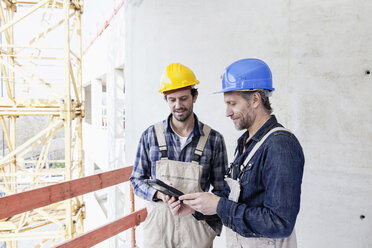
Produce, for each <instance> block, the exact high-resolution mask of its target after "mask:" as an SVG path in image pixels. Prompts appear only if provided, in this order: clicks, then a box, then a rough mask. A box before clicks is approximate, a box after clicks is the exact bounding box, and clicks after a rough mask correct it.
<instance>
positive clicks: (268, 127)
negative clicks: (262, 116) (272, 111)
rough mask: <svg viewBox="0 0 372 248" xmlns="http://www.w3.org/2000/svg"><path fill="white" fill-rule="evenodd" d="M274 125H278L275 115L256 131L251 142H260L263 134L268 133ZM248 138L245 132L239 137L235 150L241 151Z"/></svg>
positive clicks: (247, 133) (247, 132)
mask: <svg viewBox="0 0 372 248" xmlns="http://www.w3.org/2000/svg"><path fill="white" fill-rule="evenodd" d="M276 124H278V121H277V120H276V117H275V115H271V117H270V119H268V120H267V121H266V122H265V124H263V126H262V127H260V129H258V131H257V132H256V133H255V134H254V136H253V137H252V140H254V141H256V142H258V141H260V140H261V139H262V138H263V136H265V134H266V133H268V132H269V131H270V130H271V129H272V128H273V127H274V126H275V125H276ZM248 137H249V131H246V132H245V133H244V134H243V135H242V136H240V138H239V139H238V146H237V150H238V149H239V148H241V149H242V147H243V146H244V144H245V141H246V140H247V138H248ZM237 150H236V151H235V153H236V152H237Z"/></svg>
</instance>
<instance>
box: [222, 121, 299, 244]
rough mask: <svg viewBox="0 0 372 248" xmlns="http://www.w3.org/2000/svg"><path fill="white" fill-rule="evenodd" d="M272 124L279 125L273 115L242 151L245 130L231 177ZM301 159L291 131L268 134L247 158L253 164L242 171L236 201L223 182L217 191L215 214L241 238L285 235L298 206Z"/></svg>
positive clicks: (295, 139)
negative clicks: (220, 189) (251, 155)
mask: <svg viewBox="0 0 372 248" xmlns="http://www.w3.org/2000/svg"><path fill="white" fill-rule="evenodd" d="M274 127H282V125H280V124H279V123H278V122H277V120H276V118H275V116H274V115H273V116H271V118H270V119H269V120H268V121H267V122H266V123H265V124H264V125H263V126H262V127H261V128H260V129H259V130H258V131H257V132H256V134H255V135H254V136H253V137H252V138H251V139H250V140H249V142H248V143H247V144H245V151H244V153H243V146H244V143H245V140H246V138H247V137H248V135H249V134H248V131H247V132H246V133H244V134H243V135H242V136H241V137H240V138H239V140H238V146H237V148H236V151H235V153H236V154H237V156H236V158H235V160H234V162H233V170H234V172H233V179H237V176H238V174H239V167H240V165H241V164H242V163H243V162H244V159H245V158H246V156H247V155H248V154H249V152H250V151H251V150H252V148H253V147H254V145H255V144H256V143H257V142H258V141H259V140H260V139H261V138H262V137H263V136H264V135H265V134H266V133H267V132H268V131H269V130H271V129H272V128H274ZM304 161H305V159H304V154H303V152H302V148H301V145H300V143H299V142H298V140H297V138H296V137H295V136H294V135H293V134H292V133H289V132H287V131H277V132H275V133H273V134H271V135H270V136H269V137H268V138H267V139H266V140H265V142H264V143H263V144H262V146H261V147H260V148H259V149H258V150H257V152H256V153H255V155H254V156H253V157H252V159H251V160H250V163H252V166H251V167H249V166H247V167H246V169H245V171H244V172H243V173H242V174H241V192H240V197H239V201H238V203H236V202H233V201H230V200H229V199H228V195H229V193H230V188H229V186H228V185H227V183H226V182H225V185H224V189H223V191H222V192H221V193H219V194H218V195H219V196H221V199H220V201H219V203H218V206H217V214H218V216H219V217H220V218H221V220H222V223H223V224H224V225H225V226H227V227H229V228H231V229H232V230H233V231H235V232H237V233H238V234H240V235H242V236H244V237H268V238H285V237H288V236H289V235H290V234H291V233H292V231H293V228H294V225H295V222H296V218H297V214H298V212H299V209H300V194H301V183H302V174H303V167H304Z"/></svg>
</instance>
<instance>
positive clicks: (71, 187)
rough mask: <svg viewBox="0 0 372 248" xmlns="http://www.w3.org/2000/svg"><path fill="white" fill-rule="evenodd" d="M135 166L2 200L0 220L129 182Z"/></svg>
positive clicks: (6, 197) (10, 196)
mask: <svg viewBox="0 0 372 248" xmlns="http://www.w3.org/2000/svg"><path fill="white" fill-rule="evenodd" d="M132 169H133V166H129V167H125V168H121V169H117V170H112V171H108V172H104V173H100V174H96V175H93V176H88V177H83V178H79V179H74V180H71V181H67V182H63V183H58V184H54V185H49V186H46V187H42V188H38V189H33V190H29V191H25V192H22V193H17V194H13V195H9V196H5V197H2V198H0V219H3V218H8V217H11V216H13V215H16V214H20V213H23V212H26V211H30V210H32V209H35V208H40V207H43V206H47V205H50V204H52V203H56V202H59V201H63V200H66V199H70V198H72V197H76V196H79V195H82V194H86V193H89V192H92V191H96V190H99V189H103V188H106V187H110V186H113V185H116V184H119V183H123V182H126V181H128V180H129V178H130V175H131V173H132Z"/></svg>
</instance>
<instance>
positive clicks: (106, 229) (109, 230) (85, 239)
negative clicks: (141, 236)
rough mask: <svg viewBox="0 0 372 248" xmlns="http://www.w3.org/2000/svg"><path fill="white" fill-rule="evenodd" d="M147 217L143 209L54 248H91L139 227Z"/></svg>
mask: <svg viewBox="0 0 372 248" xmlns="http://www.w3.org/2000/svg"><path fill="white" fill-rule="evenodd" d="M146 217H147V210H146V208H143V209H141V210H138V211H136V212H134V213H131V214H129V215H127V216H125V217H123V218H121V219H118V220H116V221H113V222H111V223H109V224H107V225H104V226H101V227H99V228H97V229H94V230H92V231H90V232H87V233H85V234H83V235H80V236H78V237H76V238H73V239H71V240H69V241H66V242H64V243H62V244H59V245H57V246H56V248H75V247H79V248H85V247H92V246H93V245H96V244H98V243H100V242H102V241H104V240H106V239H108V238H111V237H112V236H114V235H116V234H119V233H121V232H122V231H125V230H127V229H129V228H131V227H133V226H136V225H139V224H140V223H141V222H143V221H144V220H145V219H146Z"/></svg>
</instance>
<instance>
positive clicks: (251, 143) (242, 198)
mask: <svg viewBox="0 0 372 248" xmlns="http://www.w3.org/2000/svg"><path fill="white" fill-rule="evenodd" d="M273 91H274V88H273V87H272V74H271V71H270V68H269V67H268V65H267V64H266V63H265V62H263V61H262V60H259V59H255V58H249V59H241V60H238V61H236V62H234V63H232V64H231V65H229V66H228V67H227V68H226V70H225V72H224V73H223V76H222V90H221V91H220V93H224V101H225V103H226V116H227V117H230V118H231V119H232V121H233V122H234V125H235V128H236V129H237V130H246V132H245V133H244V134H243V135H242V136H241V137H240V138H239V139H238V142H237V143H238V145H237V147H236V150H235V158H234V161H233V162H232V163H231V164H230V166H229V170H228V173H227V175H226V177H225V185H224V189H223V190H222V192H220V193H217V194H212V193H204V192H203V193H193V194H186V195H183V196H181V197H180V198H179V200H178V201H172V202H171V204H170V206H171V208H172V212H173V214H174V215H179V216H182V215H187V214H189V213H194V214H195V213H200V214H204V215H206V216H209V215H215V214H217V215H218V216H219V217H220V218H221V220H222V223H223V224H224V226H226V244H227V247H281V248H284V247H286V248H288V247H289V248H293V247H297V242H296V234H295V230H294V227H295V223H296V218H297V214H298V212H299V209H300V194H301V183H302V175H303V167H304V154H303V151H302V147H301V145H300V143H299V141H298V140H297V138H296V137H295V135H294V134H293V133H292V132H291V131H289V130H288V129H285V128H284V127H283V126H282V125H281V124H279V123H278V121H277V119H276V117H275V116H274V115H272V111H273V110H272V108H271V104H270V101H269V97H270V95H271V93H272V92H273ZM181 201H182V202H181Z"/></svg>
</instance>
